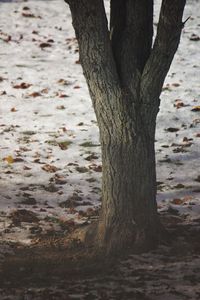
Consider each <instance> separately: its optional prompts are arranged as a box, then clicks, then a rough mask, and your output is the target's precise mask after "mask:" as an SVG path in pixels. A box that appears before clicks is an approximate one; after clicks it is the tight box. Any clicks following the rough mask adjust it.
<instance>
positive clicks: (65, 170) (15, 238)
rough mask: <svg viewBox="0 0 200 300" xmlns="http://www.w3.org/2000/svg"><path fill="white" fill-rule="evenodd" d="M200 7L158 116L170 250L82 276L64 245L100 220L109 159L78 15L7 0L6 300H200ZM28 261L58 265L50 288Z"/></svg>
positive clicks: (0, 88)
mask: <svg viewBox="0 0 200 300" xmlns="http://www.w3.org/2000/svg"><path fill="white" fill-rule="evenodd" d="M105 2H106V8H107V10H108V1H105ZM159 4H160V1H155V14H156V15H157V12H158V9H159ZM199 9H200V4H199V2H198V1H194V0H193V1H188V3H187V6H186V10H185V16H184V18H185V19H187V18H188V17H189V16H190V19H189V20H188V21H187V22H186V25H185V28H184V30H183V34H182V39H181V44H180V48H179V50H178V53H177V55H176V57H175V60H174V63H173V65H172V67H171V69H170V72H169V75H168V77H167V79H166V82H165V85H164V88H163V93H162V95H161V100H162V101H161V107H160V112H159V115H158V120H157V133H156V158H157V185H158V196H157V200H158V209H159V213H160V214H161V216H162V218H163V220H164V222H165V224H166V226H167V227H168V228H169V230H170V231H171V230H172V231H173V232H174V235H173V236H172V238H171V244H169V245H168V246H167V245H164V246H161V247H160V248H158V249H157V250H155V251H153V252H151V253H148V254H143V255H142V256H137V255H131V256H130V257H129V259H128V260H125V261H122V262H119V263H118V264H117V266H115V267H113V266H112V267H110V270H106V271H105V272H106V274H105V272H103V271H102V270H101V271H99V276H96V273H97V272H96V273H92V275H91V276H88V271H86V269H87V268H86V269H85V268H83V269H84V271H82V273H81V272H80V273H81V274H82V275H81V274H80V276H78V275H77V274H79V271H80V266H79V267H77V270H78V271H77V273H76V274H74V276H72V275H69V274H70V272H71V269H70V267H69V261H66V258H65V255H64V254H62V253H64V252H65V251H64V250H65V247H67V245H66V241H65V238H64V237H65V236H66V235H67V234H68V233H71V232H72V231H73V230H74V229H75V228H79V227H82V226H85V225H87V224H89V223H91V222H93V221H95V220H97V218H98V211H99V207H100V205H101V201H100V200H101V199H100V187H101V155H100V147H99V138H98V128H97V124H96V119H95V115H94V112H93V108H92V104H91V101H90V98H89V94H88V90H87V86H86V83H85V80H84V77H83V75H82V70H81V66H80V63H79V55H78V46H77V42H76V39H75V38H74V32H73V29H72V26H71V17H70V13H69V10H68V7H67V6H66V4H65V3H64V1H62V0H57V1H55V0H52V1H36V0H35V1H34V0H30V1H0V19H1V24H0V58H1V61H0V104H1V106H0V112H1V113H0V134H1V143H0V144H1V145H0V165H1V171H0V181H1V182H0V195H1V198H0V262H1V264H2V265H3V264H4V262H5V261H7V259H9V260H8V263H7V267H6V269H5V265H4V271H5V273H4V274H7V277H6V276H5V278H4V279H6V280H4V281H2V290H0V291H1V293H2V295H3V296H2V299H10V298H8V297H9V296H10V297H11V295H12V298H13V299H75V298H77V299H136V300H137V299H181V300H182V299H199V294H198V288H199V286H198V282H199V277H198V276H199V275H198V272H199V265H200V264H199V262H200V258H199V257H200V256H199V250H200V249H199V247H198V243H199V240H198V230H199V213H200V203H199V199H200V172H199V170H200V160H199V150H200V102H199V98H200V95H199V88H200V83H199V78H200V65H199V44H200V36H199V28H200V17H199V15H198V12H199ZM8 24H9V26H8ZM156 26H157V17H156V19H155V30H156ZM77 246H78V247H79V245H75V249H77ZM38 249H39V250H38ZM59 249H60V250H59ZM29 251H33V253H32V252H29ZM48 251H49V255H47V258H46V259H47V262H48V263H46V262H45V258H44V256H45V255H44V253H48ZM59 251H61V252H59ZM71 251H72V252H73V249H72V250H71ZM20 253H21V254H20ZM30 253H32V254H33V256H34V255H35V257H39V255H40V254H39V253H41V258H43V259H44V265H45V266H46V265H49V266H50V267H49V268H48V267H44V271H42V267H41V268H38V269H37V268H36V270H35V271H34V272H35V274H38V273H41V274H42V275H44V274H49V272H50V270H51V268H52V257H53V258H54V260H55V261H56V266H57V267H56V268H55V267H53V268H52V269H53V270H54V271H55V278H54V277H53V275H52V274H51V276H49V277H50V278H51V280H50V279H49V280H50V281H49V282H51V286H52V287H51V288H49V282H48V280H47V281H45V280H44V277H45V276H46V275H45V276H43V278H42V280H41V278H40V277H38V280H37V279H36V280H35V283H34V282H33V281H34V280H33V277H34V276H35V278H36V277H37V276H36V275H34V276H33V277H32V278H31V276H28V275H27V274H31V271H30V272H29V270H30V268H32V265H33V264H32V262H30V265H31V267H30V265H29V264H28V263H27V260H26V259H25V258H24V256H28V259H29V256H30ZM42 253H43V255H42ZM55 253H57V254H55ZM55 255H56V256H55ZM63 255H64V258H63V261H62V260H61V261H60V260H59V256H60V257H63ZM8 257H9V258H8ZM55 257H56V258H55ZM36 261H37V260H36ZM38 261H39V262H40V263H41V266H42V261H43V260H42V261H40V260H38ZM25 262H26V263H27V269H26V268H25V271H24V272H23V268H22V273H18V272H17V269H18V267H19V265H20V264H22V265H23V264H24V263H25ZM64 262H65V263H64ZM34 263H35V260H34ZM62 265H63V266H64V267H65V266H66V270H65V268H64V270H63V268H62V267H61V266H62ZM36 266H38V263H36ZM67 266H68V267H67ZM104 267H105V266H104ZM19 269H20V268H19ZM59 270H60V274H57V272H59ZM34 272H33V274H34ZM45 272H46V273H45ZM65 272H66V274H67V275H66V276H64V274H65ZM50 273H51V272H50ZM13 274H16V275H13ZM20 274H21V275H20ZM61 274H62V275H63V276H61ZM0 275H2V273H0ZM42 275H41V276H42ZM3 277H4V276H3ZM9 277H10V284H9ZM23 277H25V278H26V277H27V278H28V280H27V281H26V282H24V279H23ZM61 277H63V279H62V280H61ZM17 278H20V280H17ZM52 278H53V279H54V284H53V285H52V281H53V279H52ZM69 278H70V279H69ZM11 279H12V280H11ZM22 279H23V280H22ZM20 281H21V284H20ZM14 282H16V283H17V284H18V287H16V286H15V287H14ZM42 282H44V284H42ZM23 283H24V286H23ZM45 284H46V286H45ZM42 285H44V286H42ZM8 286H9V289H8ZM12 286H13V289H11V287H12ZM25 286H27V288H25ZM45 297H46V298H45ZM134 297H135V298H134Z"/></svg>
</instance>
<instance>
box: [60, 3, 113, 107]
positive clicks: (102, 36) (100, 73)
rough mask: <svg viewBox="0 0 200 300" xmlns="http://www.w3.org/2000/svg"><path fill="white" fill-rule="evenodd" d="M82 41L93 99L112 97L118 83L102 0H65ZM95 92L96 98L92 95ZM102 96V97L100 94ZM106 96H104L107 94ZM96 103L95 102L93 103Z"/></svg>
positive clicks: (80, 46) (84, 65)
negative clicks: (109, 94) (110, 95)
mask: <svg viewBox="0 0 200 300" xmlns="http://www.w3.org/2000/svg"><path fill="white" fill-rule="evenodd" d="M66 2H67V3H68V4H69V6H70V10H71V14H72V21H73V27H74V29H75V33H76V37H77V40H78V44H79V52H80V61H81V65H82V67H83V72H84V75H85V78H86V81H87V83H88V87H89V91H90V94H91V96H92V98H93V100H94V98H99V100H100V101H101V99H104V101H105V98H109V96H108V93H109V91H110V93H111V91H112V89H113V88H114V87H115V86H119V78H118V75H117V71H116V66H115V62H114V59H113V54H112V49H111V43H110V36H109V30H108V25H107V18H106V14H105V8H104V4H103V0H66ZM94 94H95V95H96V96H95V97H93V95H94ZM98 95H99V97H98ZM104 96H105V97H104ZM93 104H94V106H95V103H94V102H93Z"/></svg>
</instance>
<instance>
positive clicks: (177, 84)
mask: <svg viewBox="0 0 200 300" xmlns="http://www.w3.org/2000/svg"><path fill="white" fill-rule="evenodd" d="M172 86H175V87H178V86H180V83H176V82H175V83H172Z"/></svg>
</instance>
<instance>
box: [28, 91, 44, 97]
mask: <svg viewBox="0 0 200 300" xmlns="http://www.w3.org/2000/svg"><path fill="white" fill-rule="evenodd" d="M28 96H29V97H33V98H36V97H40V96H42V95H41V94H40V93H39V92H33V93H31V94H29V95H28Z"/></svg>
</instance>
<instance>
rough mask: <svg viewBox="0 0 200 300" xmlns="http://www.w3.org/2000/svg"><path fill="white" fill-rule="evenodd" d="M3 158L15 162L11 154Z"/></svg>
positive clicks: (11, 162) (9, 162) (10, 162)
mask: <svg viewBox="0 0 200 300" xmlns="http://www.w3.org/2000/svg"><path fill="white" fill-rule="evenodd" d="M3 160H4V161H6V162H7V163H8V164H13V163H14V158H13V157H12V156H11V155H8V156H6V157H4V158H3Z"/></svg>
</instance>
